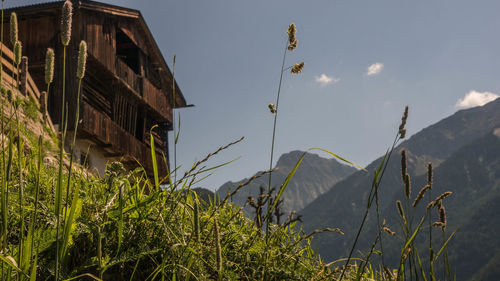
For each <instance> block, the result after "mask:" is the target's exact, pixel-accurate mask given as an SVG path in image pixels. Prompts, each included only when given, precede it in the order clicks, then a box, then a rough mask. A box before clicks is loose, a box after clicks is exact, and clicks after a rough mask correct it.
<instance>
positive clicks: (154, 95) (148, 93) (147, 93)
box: [142, 78, 172, 116]
mask: <svg viewBox="0 0 500 281" xmlns="http://www.w3.org/2000/svg"><path fill="white" fill-rule="evenodd" d="M142 97H143V98H144V101H145V102H146V103H147V104H150V105H151V107H153V108H154V109H155V110H156V111H158V112H160V113H161V114H162V115H163V116H172V107H171V106H170V105H169V103H168V100H167V96H166V95H165V93H163V92H162V91H161V90H160V89H158V88H156V87H155V86H154V85H153V84H151V82H149V80H148V79H145V78H143V79H142Z"/></svg>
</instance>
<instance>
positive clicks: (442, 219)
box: [439, 204, 446, 231]
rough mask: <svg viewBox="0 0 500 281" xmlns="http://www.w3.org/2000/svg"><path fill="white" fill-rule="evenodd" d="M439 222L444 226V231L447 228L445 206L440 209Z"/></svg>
mask: <svg viewBox="0 0 500 281" xmlns="http://www.w3.org/2000/svg"><path fill="white" fill-rule="evenodd" d="M439 221H440V222H441V223H442V224H443V225H442V227H441V229H442V230H443V231H444V229H445V228H446V210H445V208H444V205H443V204H441V206H440V207H439Z"/></svg>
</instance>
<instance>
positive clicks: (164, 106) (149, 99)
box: [116, 58, 172, 120]
mask: <svg viewBox="0 0 500 281" xmlns="http://www.w3.org/2000/svg"><path fill="white" fill-rule="evenodd" d="M116 75H117V76H118V77H119V78H120V79H121V80H122V81H123V82H125V83H126V84H127V85H128V86H129V87H130V88H132V90H134V91H135V92H136V93H137V94H138V95H139V96H140V97H141V98H142V100H143V102H144V103H146V104H147V105H148V106H149V107H151V108H152V109H153V110H154V111H156V112H157V113H158V114H160V115H161V116H162V117H163V118H165V119H167V120H171V116H172V108H171V106H170V105H169V103H168V99H167V97H166V96H165V94H164V93H163V92H162V91H161V90H160V89H158V88H157V87H156V86H154V85H153V84H152V83H151V82H150V81H149V80H148V79H147V78H143V77H140V76H139V75H137V74H136V73H135V72H134V71H133V70H132V69H131V68H130V67H129V66H128V65H127V64H126V63H125V62H123V61H122V60H121V59H118V58H117V59H116Z"/></svg>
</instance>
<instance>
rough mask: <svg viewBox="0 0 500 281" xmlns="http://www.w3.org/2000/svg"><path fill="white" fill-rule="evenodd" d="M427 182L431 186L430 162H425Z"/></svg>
mask: <svg viewBox="0 0 500 281" xmlns="http://www.w3.org/2000/svg"><path fill="white" fill-rule="evenodd" d="M427 184H428V185H429V186H430V187H429V188H432V163H431V162H429V164H427Z"/></svg>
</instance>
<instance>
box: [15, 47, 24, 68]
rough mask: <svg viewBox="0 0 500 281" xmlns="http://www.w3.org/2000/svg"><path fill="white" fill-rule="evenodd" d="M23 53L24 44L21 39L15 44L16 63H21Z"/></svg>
mask: <svg viewBox="0 0 500 281" xmlns="http://www.w3.org/2000/svg"><path fill="white" fill-rule="evenodd" d="M22 54H23V45H22V44H21V41H17V42H16V44H14V63H15V64H16V65H19V64H20V63H21V57H22Z"/></svg>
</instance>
